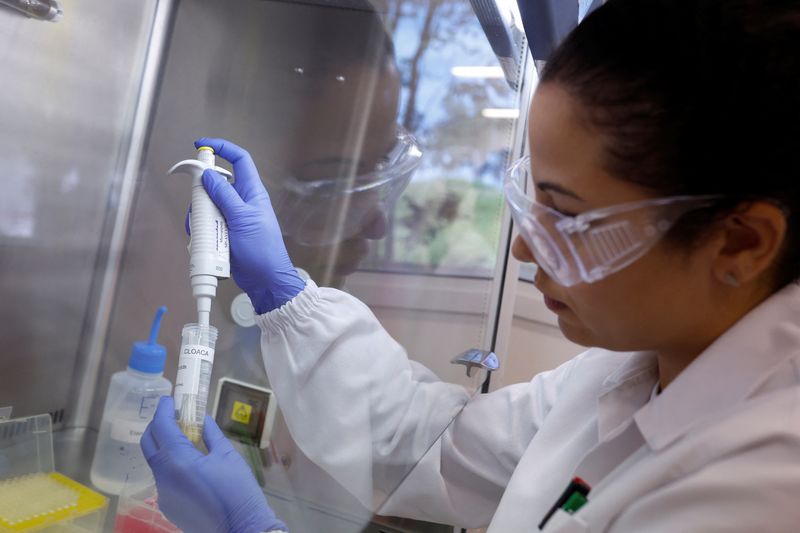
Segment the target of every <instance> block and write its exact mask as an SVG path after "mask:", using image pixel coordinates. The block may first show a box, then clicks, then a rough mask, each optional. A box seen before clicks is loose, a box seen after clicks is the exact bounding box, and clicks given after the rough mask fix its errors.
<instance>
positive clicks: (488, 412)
mask: <svg viewBox="0 0 800 533" xmlns="http://www.w3.org/2000/svg"><path fill="white" fill-rule="evenodd" d="M257 321H258V324H259V326H260V327H261V330H262V351H263V357H264V364H265V367H266V370H267V374H268V375H269V379H270V384H271V387H272V389H273V390H274V392H275V394H276V396H277V399H278V404H279V405H280V406H281V410H282V412H283V415H284V418H285V419H286V423H287V426H288V428H289V431H290V433H291V434H292V437H293V438H294V440H295V442H296V443H297V445H298V446H299V447H300V449H301V450H302V451H303V453H304V454H305V455H306V456H308V457H309V458H310V459H311V460H312V461H314V462H315V463H316V464H317V465H319V466H320V467H322V468H323V469H324V470H325V471H326V472H327V473H328V474H329V475H331V476H332V477H333V478H334V479H336V480H337V481H338V482H339V483H340V484H342V485H343V486H344V487H346V488H347V489H348V490H349V491H350V492H351V493H352V494H353V495H354V496H356V497H357V498H358V499H359V500H360V501H361V502H362V503H363V504H364V505H365V506H367V507H368V508H370V509H372V510H378V508H379V507H380V506H381V504H383V503H384V502H385V501H386V499H387V497H388V496H389V495H390V494H391V493H392V492H393V491H395V489H396V488H397V486H398V484H399V483H400V481H401V480H403V479H404V477H405V476H406V474H408V473H409V471H410V470H411V469H412V467H414V465H415V464H417V463H419V464H418V465H417V467H416V468H414V472H413V473H412V474H411V475H409V476H408V479H407V480H406V481H405V482H404V483H403V490H401V491H398V494H395V495H394V496H393V497H392V498H390V499H389V501H388V502H386V505H384V506H383V507H380V511H381V513H383V514H396V515H400V516H409V517H413V518H426V519H431V520H438V521H443V522H449V523H459V524H460V525H471V524H477V525H481V524H486V523H488V521H489V520H490V518H491V516H492V514H493V513H494V510H495V508H496V506H497V504H498V502H499V498H500V496H501V494H502V492H503V487H504V486H505V484H506V483H507V481H508V479H509V478H510V476H511V473H512V472H513V470H514V468H515V466H516V464H517V462H518V461H519V458H520V457H521V455H522V453H523V451H524V450H525V448H526V446H527V444H528V443H529V442H530V440H531V438H532V437H533V435H534V433H535V432H536V429H537V427H538V426H539V424H540V423H541V420H542V419H543V418H544V416H545V415H546V413H547V411H548V410H549V408H550V405H552V402H553V401H554V398H555V395H556V391H557V389H558V383H560V382H561V381H562V380H563V379H564V377H563V374H564V373H563V372H561V373H552V375H551V377H547V375H542V376H541V377H539V378H537V380H538V381H537V380H535V381H534V382H533V383H530V384H522V385H518V386H512V387H508V388H505V389H502V390H501V391H497V392H495V393H492V394H488V395H480V396H478V397H475V398H473V397H472V394H471V392H470V391H467V390H466V389H464V388H463V387H461V386H459V385H455V384H451V383H444V382H441V381H439V380H438V379H437V378H436V376H435V375H434V374H433V373H432V372H431V371H430V370H428V369H427V368H425V367H424V366H422V365H420V364H418V363H416V362H414V361H410V360H409V359H408V357H407V355H406V353H405V350H404V349H403V348H402V347H401V346H400V345H399V344H398V343H397V342H395V341H394V340H393V339H392V338H391V337H390V336H389V334H388V333H387V332H386V331H385V330H384V329H383V328H382V327H381V325H380V323H379V322H378V320H377V319H376V318H375V316H374V315H373V314H372V312H371V311H370V310H369V308H368V307H367V306H366V305H364V304H363V303H361V302H360V301H358V300H357V299H356V298H354V297H352V296H350V295H348V294H346V293H344V292H341V291H338V290H335V289H328V288H318V287H317V286H316V285H315V284H314V283H313V282H311V281H309V282H308V285H307V287H306V289H305V290H304V291H303V292H302V293H301V294H299V295H298V296H297V297H295V299H294V300H292V301H291V302H289V303H288V304H286V305H284V306H283V307H281V308H280V309H277V310H274V311H271V312H270V313H267V314H265V315H261V316H259V317H258V319H257ZM447 356H448V355H447V354H442V357H447ZM559 375H560V377H559ZM454 419H455V422H454V423H453V424H452V425H451V424H450V422H451V421H453V420H454ZM445 430H446V431H445ZM443 432H444V434H443ZM440 437H441V438H440ZM428 450H430V452H429V453H427V454H426V452H428ZM423 456H425V460H424V461H420V459H421V458H423Z"/></svg>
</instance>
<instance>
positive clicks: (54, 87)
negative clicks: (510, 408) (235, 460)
mask: <svg viewBox="0 0 800 533" xmlns="http://www.w3.org/2000/svg"><path fill="white" fill-rule="evenodd" d="M531 4H537V3H536V2H532V3H531ZM557 4H558V2H539V3H538V8H541V17H540V18H539V19H537V20H539V22H540V26H541V27H540V28H538V29H537V30H536V31H537V32H538V33H536V35H540V36H541V42H539V43H533V44H534V45H535V46H534V51H536V48H537V47H539V48H541V49H546V48H547V47H548V46H551V45H552V43H553V42H554V41H555V40H557V39H558V37H559V36H560V35H561V34H563V32H564V31H566V30H567V29H568V28H569V23H570V21H571V20H573V19H575V18H576V17H577V15H576V14H577V11H578V9H582V10H585V8H586V6H584V5H583V4H585V3H584V2H577V1H575V2H563V4H564V5H567V4H569V8H568V9H567V11H566V12H562V11H563V9H562V10H559V9H556V8H555V7H554V6H556V5H557ZM572 4H574V6H573V5H572ZM25 10H27V11H28V12H27V14H26V13H24V11H25ZM528 30H529V34H530V32H531V28H528ZM543 55H544V53H543ZM0 58H1V59H2V60H1V61H0V68H2V75H1V79H2V91H0V145H1V146H2V148H3V150H2V153H3V155H2V165H0V169H1V170H0V172H1V173H2V179H0V338H2V348H0V418H6V417H10V418H13V419H17V418H23V419H24V418H26V417H32V416H35V415H41V414H49V415H50V419H51V424H52V430H53V450H54V458H55V469H56V470H57V471H59V472H61V473H62V474H64V475H66V476H69V477H70V478H72V479H74V480H76V481H78V482H80V483H83V484H86V485H87V486H89V487H91V483H90V481H89V464H90V462H91V459H92V455H93V453H94V447H95V441H96V439H97V431H98V428H99V424H100V418H101V411H102V408H103V403H104V401H105V397H106V392H107V390H108V385H109V380H110V376H111V375H112V374H113V373H115V372H118V371H120V370H123V369H125V367H126V364H127V361H128V357H129V355H130V353H131V347H132V345H133V343H134V342H135V341H139V340H142V339H143V338H145V337H146V332H147V330H148V329H149V326H150V321H151V317H152V316H153V313H154V312H155V311H156V309H158V308H159V307H160V306H162V305H163V306H166V307H167V308H168V311H167V313H166V314H165V315H164V318H163V323H162V325H161V332H160V335H159V342H161V343H162V344H163V345H164V346H165V347H166V348H167V361H166V367H165V376H166V377H167V378H168V379H170V380H171V381H174V378H175V372H176V368H177V362H178V354H177V352H178V348H179V345H180V339H181V328H182V326H183V324H186V323H189V322H192V321H193V316H196V315H195V314H194V313H195V310H194V301H193V299H192V297H191V291H190V288H189V282H188V256H187V252H186V246H187V240H188V237H187V231H186V227H185V219H186V213H187V208H188V206H189V198H190V197H189V193H188V186H187V185H186V183H185V182H184V181H183V180H182V179H180V178H176V177H174V176H167V171H168V169H169V168H170V167H171V166H172V165H173V164H174V163H175V162H177V161H180V160H183V159H187V158H191V157H193V155H194V147H193V144H192V143H193V141H194V140H195V139H197V138H198V137H202V136H214V137H223V138H226V139H229V140H231V141H233V142H235V143H237V144H239V145H241V146H243V147H245V148H246V149H247V150H249V152H250V153H251V154H252V156H253V158H254V160H255V162H256V165H257V167H258V169H259V171H260V175H261V178H262V180H263V181H264V184H265V185H266V186H267V189H268V190H269V191H270V195H271V199H272V204H273V206H274V208H275V210H276V214H277V216H278V219H279V221H280V223H281V226H282V228H283V233H284V239H285V242H286V245H287V248H288V250H289V253H290V255H291V257H292V259H293V261H294V263H295V265H296V266H297V267H299V268H300V269H302V270H303V271H304V272H305V273H306V274H307V275H308V276H310V277H311V278H313V279H314V280H315V281H316V282H317V283H318V284H319V285H325V286H330V287H336V288H340V289H342V290H345V291H347V292H350V293H352V294H353V295H355V296H357V297H358V298H360V299H361V300H362V301H364V302H365V303H366V304H367V305H368V306H369V307H370V308H371V309H372V311H373V312H374V313H375V314H376V316H377V317H378V319H379V320H380V321H381V323H382V324H383V326H384V327H385V328H386V329H387V330H388V331H389V332H390V333H391V335H392V336H393V337H394V338H395V339H396V340H397V341H398V342H399V343H400V344H402V345H403V346H404V347H405V348H406V350H407V351H408V354H409V357H410V358H412V359H414V360H416V361H419V362H420V363H422V364H423V365H425V366H427V367H428V368H430V369H431V370H432V371H433V372H435V373H436V375H437V376H438V377H439V378H440V379H442V380H445V381H450V382H453V383H458V384H461V385H463V386H464V387H465V388H466V390H468V391H470V393H474V394H480V393H481V392H482V391H483V392H486V391H489V390H492V389H494V388H497V387H498V386H501V385H504V384H508V383H512V382H514V381H522V380H527V379H530V377H531V375H532V374H533V373H535V372H536V371H537V370H540V369H544V368H549V367H551V366H553V365H555V364H557V362H558V361H559V360H562V359H564V358H566V357H568V356H569V355H571V354H573V353H576V351H577V347H574V346H572V345H570V344H569V343H567V342H566V341H563V339H561V338H560V336H559V334H558V332H557V329H556V328H555V327H554V324H553V322H552V319H551V318H550V317H549V316H548V315H547V313H546V312H543V310H542V307H541V304H540V302H539V301H538V299H537V297H536V294H535V291H534V289H533V287H532V286H531V284H530V283H529V281H530V273H529V272H527V271H525V270H524V269H523V272H522V274H520V271H519V265H518V264H517V263H516V262H514V261H513V260H510V259H509V257H508V248H509V243H510V239H511V236H512V228H511V224H510V222H509V219H508V217H507V215H506V213H505V210H504V204H503V198H502V178H503V174H504V170H505V168H507V167H508V165H509V164H510V163H511V162H512V161H513V160H514V159H516V158H518V157H520V156H522V155H524V152H525V145H526V139H525V127H524V125H525V121H526V113H527V107H528V106H527V102H528V100H529V98H530V96H531V93H532V90H533V88H534V86H535V83H536V66H537V65H536V63H537V62H536V61H534V60H533V59H532V58H531V55H530V52H529V43H528V42H527V41H526V39H525V34H524V31H523V27H522V23H521V18H520V14H519V10H518V8H517V6H516V5H515V2H513V1H506V0H472V1H466V0H373V1H367V0H286V1H279V0H225V1H221V0H115V1H113V2H109V1H104V0H59V1H58V4H56V3H55V2H53V1H48V0H37V1H35V2H22V1H17V0H2V1H0ZM222 164H223V165H225V163H224V162H223V163H222ZM228 168H230V167H228ZM518 280H521V281H518ZM526 280H527V281H526ZM240 294H241V291H240V290H239V289H238V288H237V287H236V285H235V284H234V282H233V280H226V281H223V282H221V283H220V286H219V290H218V294H217V298H216V300H215V302H214V305H213V308H212V314H211V323H212V324H213V325H215V326H216V327H217V328H218V330H219V336H218V341H217V350H216V356H215V360H214V368H213V374H212V380H211V387H210V389H211V390H210V402H209V411H210V412H211V413H212V414H213V413H216V418H217V420H218V421H220V424H221V425H223V427H224V424H225V423H226V422H227V423H232V424H233V425H234V426H235V425H236V424H235V423H239V424H241V425H242V426H243V427H244V426H246V427H249V428H250V429H252V433H253V435H249V433H248V435H249V436H250V437H252V438H250V440H249V441H247V440H246V439H239V441H237V445H238V446H239V447H240V451H241V452H242V453H243V455H245V456H246V458H247V460H248V462H249V463H250V464H251V466H252V467H253V470H254V472H255V473H256V477H257V479H258V480H259V482H260V483H261V485H262V486H263V489H264V492H265V494H266V495H267V497H268V499H269V501H270V503H271V505H272V506H273V508H274V509H275V510H276V512H277V514H278V515H279V516H280V517H282V518H283V519H284V520H285V521H286V522H287V524H288V525H289V527H290V529H291V530H292V531H297V532H301V531H327V532H360V531H369V532H377V531H386V532H400V531H453V529H454V527H455V526H458V524H431V523H424V522H419V521H413V520H408V519H400V518H393V517H384V516H380V515H378V514H375V512H374V511H375V510H377V511H378V512H379V510H380V503H381V502H382V501H383V500H385V498H387V497H389V495H390V494H391V493H392V492H393V490H394V489H396V487H397V486H399V485H400V484H401V483H402V481H403V479H404V478H405V476H406V474H408V472H409V471H410V470H411V468H413V465H414V462H415V461H416V460H418V459H419V457H408V458H405V459H404V461H403V462H402V464H397V465H393V468H392V471H391V472H389V473H384V477H385V479H383V483H382V491H381V493H380V494H376V495H375V498H374V501H373V505H372V506H371V507H372V508H370V509H368V508H367V506H365V505H364V504H363V503H362V502H359V500H358V499H357V498H356V497H354V496H353V495H352V494H350V493H348V491H347V490H345V489H343V488H342V487H341V486H340V485H339V484H338V483H337V481H336V480H334V479H333V478H332V477H330V476H329V475H328V474H327V473H326V472H325V471H323V470H322V469H320V468H318V467H316V466H315V465H314V464H313V463H312V462H311V461H309V460H308V459H307V458H306V457H305V456H304V455H303V453H302V451H301V449H300V447H299V446H298V445H297V444H296V443H295V442H294V440H293V439H292V436H291V435H290V434H289V431H288V430H287V428H286V425H285V423H284V420H283V418H282V415H281V410H280V405H279V404H276V401H275V398H274V397H273V396H272V395H271V393H270V391H271V389H270V380H269V376H268V375H266V373H265V371H264V366H263V364H262V354H261V353H260V347H259V339H260V332H259V330H258V328H257V327H256V326H254V325H253V321H252V311H251V308H249V302H248V301H247V300H246V298H244V297H242V296H241V295H240ZM470 349H477V350H480V351H481V352H472V356H469V355H468V356H466V357H464V358H462V359H465V360H462V361H461V363H462V364H458V361H456V364H453V363H452V360H453V359H454V358H457V356H458V355H459V354H464V353H465V352H467V351H468V350H470ZM489 351H494V352H495V353H496V354H497V359H498V361H499V363H500V368H499V369H498V370H496V371H495V372H493V373H492V375H491V376H490V377H489V375H488V374H487V372H486V370H484V369H482V368H472V366H473V365H472V364H471V359H470V357H472V358H473V359H474V358H475V357H483V356H484V355H485V353H486V352H489ZM476 353H480V355H479V356H476V355H475V354H476ZM468 369H469V370H470V372H469V373H468V372H466V370H468ZM468 374H469V375H468ZM487 378H488V379H487ZM331 386H332V387H333V386H335V384H331ZM359 401H360V400H359V399H357V398H354V399H353V402H356V403H357V402H359ZM8 408H10V409H8ZM454 415H455V414H453V416H454ZM450 418H452V417H450ZM251 419H252V420H253V421H254V422H253V424H250V420H251ZM37 420H40V419H37ZM448 420H449V419H448ZM445 427H446V423H444V422H443V423H442V428H441V430H442V431H443V430H444V429H445ZM248 431H249V430H248ZM435 437H436V435H434V436H431V437H430V438H431V440H434V439H435ZM1 438H4V434H3V433H2V432H0V439H1ZM337 438H338V439H339V440H340V441H342V442H347V440H348V438H349V436H348V435H346V434H343V435H340V436H338V437H337ZM431 443H432V442H431ZM0 468H2V463H0ZM2 477H3V476H2V472H0V478H2ZM116 505H117V498H116V497H111V498H110V499H109V508H108V513H107V516H106V520H105V526H104V530H106V531H112V530H113V529H114V524H115V518H114V515H115V512H116ZM456 530H458V529H456Z"/></svg>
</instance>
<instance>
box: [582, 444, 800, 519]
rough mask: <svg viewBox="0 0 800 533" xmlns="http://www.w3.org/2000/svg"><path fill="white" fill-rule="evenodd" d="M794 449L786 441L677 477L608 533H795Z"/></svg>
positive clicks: (798, 512) (799, 487)
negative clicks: (755, 532) (644, 532)
mask: <svg viewBox="0 0 800 533" xmlns="http://www.w3.org/2000/svg"><path fill="white" fill-rule="evenodd" d="M798 445H800V443H798V442H797V441H796V438H794V437H789V436H787V438H785V439H776V440H773V441H772V442H770V443H768V444H764V445H761V446H756V447H753V448H750V449H748V450H745V451H739V452H738V453H735V454H732V455H730V456H727V457H725V458H723V459H722V460H719V461H717V462H714V463H712V464H710V465H708V466H706V467H704V468H702V469H701V470H698V471H697V472H694V473H692V474H690V475H687V476H685V477H679V478H678V479H676V480H675V481H673V482H671V483H669V484H667V485H665V486H663V487H661V488H659V489H656V490H654V491H652V492H650V493H648V494H645V495H643V496H642V497H640V498H639V499H638V500H637V501H636V502H635V503H634V504H633V505H631V506H630V507H629V508H628V509H626V510H625V512H623V513H622V514H621V515H620V516H619V518H617V519H616V520H615V521H614V522H613V523H612V524H610V527H609V528H608V533H628V532H630V531H647V532H648V533H674V532H676V531H680V532H681V533H737V532H742V533H745V532H747V533H752V532H753V531H764V532H775V533H792V532H795V531H798V528H799V525H800V506H798V504H797V495H798V494H800V462H798V460H797V450H798ZM679 470H680V465H676V471H679ZM589 501H590V502H591V496H590V497H589Z"/></svg>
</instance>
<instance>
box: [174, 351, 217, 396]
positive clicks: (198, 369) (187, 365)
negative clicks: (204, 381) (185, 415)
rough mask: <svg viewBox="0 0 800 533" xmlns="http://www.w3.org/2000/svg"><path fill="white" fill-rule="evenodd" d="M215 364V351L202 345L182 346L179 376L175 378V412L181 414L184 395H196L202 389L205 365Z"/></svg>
mask: <svg viewBox="0 0 800 533" xmlns="http://www.w3.org/2000/svg"><path fill="white" fill-rule="evenodd" d="M204 362H205V363H208V367H210V366H211V365H213V364H214V349H213V348H209V347H208V346H203V345H201V344H185V345H183V346H181V355H180V358H179V359H178V375H177V376H176V378H175V411H177V412H180V410H181V405H183V396H184V394H194V395H196V394H197V393H198V392H199V389H200V375H201V373H202V370H203V363H204Z"/></svg>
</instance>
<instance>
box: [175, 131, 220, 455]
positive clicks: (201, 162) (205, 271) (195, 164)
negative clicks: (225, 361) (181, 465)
mask: <svg viewBox="0 0 800 533" xmlns="http://www.w3.org/2000/svg"><path fill="white" fill-rule="evenodd" d="M209 168H211V169H213V170H215V171H217V172H219V173H220V174H222V175H224V176H227V177H229V178H230V177H232V175H231V173H230V172H228V171H227V170H225V169H224V168H221V167H218V166H216V163H215V157H214V150H213V149H212V148H210V147H208V146H201V147H200V148H198V149H197V159H187V160H185V161H181V162H180V163H178V164H176V165H175V166H173V167H172V168H171V169H170V170H169V173H170V174H175V173H185V174H189V175H190V176H191V177H192V212H191V216H190V219H189V220H190V229H191V239H190V241H189V257H190V259H189V279H190V282H191V286H192V295H193V296H194V298H195V301H196V304H197V323H196V324H187V325H186V326H184V328H183V334H182V339H181V351H180V357H179V361H178V374H177V377H176V379H175V394H174V398H175V412H176V415H177V418H178V423H179V424H180V426H181V429H182V430H183V432H184V433H185V434H186V436H187V437H189V439H190V440H191V441H193V442H198V441H199V440H200V435H201V434H202V429H203V419H204V417H205V411H206V404H207V401H208V390H209V385H210V382H211V369H212V367H213V364H214V348H215V344H216V340H217V329H216V328H215V327H214V326H212V325H210V323H209V320H210V314H211V302H212V301H213V300H214V298H215V297H216V295H217V280H218V279H225V278H228V277H230V272H231V268H230V257H229V256H230V250H229V244H228V226H227V224H226V222H225V218H224V217H223V216H222V213H220V212H219V209H217V206H216V205H214V202H213V201H212V200H211V198H210V197H209V196H208V193H207V192H206V190H205V188H204V187H203V180H202V176H203V172H204V171H205V170H206V169H209Z"/></svg>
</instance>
